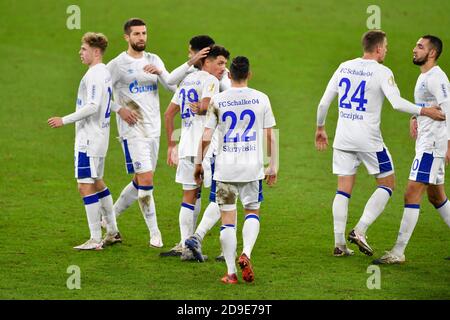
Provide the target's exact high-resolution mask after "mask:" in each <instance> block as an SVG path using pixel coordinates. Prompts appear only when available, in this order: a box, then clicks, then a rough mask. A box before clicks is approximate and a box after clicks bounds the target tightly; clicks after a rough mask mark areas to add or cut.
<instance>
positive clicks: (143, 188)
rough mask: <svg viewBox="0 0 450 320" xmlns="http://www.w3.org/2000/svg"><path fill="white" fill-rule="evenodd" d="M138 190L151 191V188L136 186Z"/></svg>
mask: <svg viewBox="0 0 450 320" xmlns="http://www.w3.org/2000/svg"><path fill="white" fill-rule="evenodd" d="M137 189H138V190H147V191H148V190H153V186H137Z"/></svg>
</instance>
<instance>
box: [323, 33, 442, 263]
mask: <svg viewBox="0 0 450 320" xmlns="http://www.w3.org/2000/svg"><path fill="white" fill-rule="evenodd" d="M362 46H363V49H364V54H363V57H362V58H356V59H353V60H349V61H346V62H343V63H342V64H341V65H340V66H339V67H338V68H337V70H336V71H335V73H334V75H333V77H332V78H331V80H330V82H329V83H328V86H327V88H326V90H325V93H324V95H323V97H322V99H321V101H320V103H319V106H318V109H317V130H316V134H315V143H316V148H317V149H318V150H319V151H322V150H325V149H326V147H327V146H328V137H327V134H326V132H325V119H326V115H327V112H328V108H329V106H330V104H331V102H332V101H333V100H334V98H335V96H336V95H338V99H339V101H338V110H339V118H338V123H337V127H336V134H335V139H334V143H333V148H334V150H333V173H334V174H335V175H337V176H338V183H337V192H336V196H335V198H334V201H333V220H334V236H335V248H334V252H333V255H334V256H337V257H341V256H348V255H352V254H353V251H352V250H350V249H348V248H347V245H346V241H345V235H344V234H345V225H346V223H347V213H348V203H349V200H350V197H351V193H352V189H353V186H354V183H355V177H356V172H357V169H358V167H359V165H360V164H361V162H362V163H363V164H364V165H365V167H366V168H367V171H368V172H369V174H371V175H373V176H374V177H375V179H376V183H377V188H376V190H375V192H374V193H373V194H372V196H371V197H370V199H369V200H368V202H367V204H366V206H365V208H364V212H363V214H362V216H361V218H360V220H359V222H358V224H357V225H356V226H355V227H354V229H353V230H351V231H350V233H349V235H348V240H349V241H350V242H353V243H355V244H356V245H357V246H358V247H359V250H360V251H361V252H363V253H364V254H366V255H369V256H371V255H372V254H373V250H372V248H371V247H370V246H369V244H368V243H367V240H366V235H365V234H366V231H367V229H368V227H369V226H370V225H371V224H372V223H373V222H374V221H375V220H376V218H377V217H378V216H379V215H380V214H381V212H382V211H383V210H384V207H385V206H386V203H387V202H388V201H389V198H390V196H391V195H392V191H393V189H394V184H395V176H394V165H393V162H392V158H391V155H390V153H389V151H388V148H387V147H386V145H385V144H384V142H383V138H382V136H381V131H380V120H381V108H382V105H383V101H384V98H385V97H386V98H387V99H388V100H389V102H390V103H391V105H392V106H393V107H394V109H396V110H399V111H403V112H407V113H411V114H419V113H420V114H421V115H424V116H430V117H433V118H434V119H438V120H444V119H445V116H444V115H443V114H442V112H441V111H440V110H439V108H438V107H433V108H420V107H418V106H416V105H414V104H412V103H410V102H408V101H406V100H405V99H403V98H402V97H401V96H400V91H399V89H398V87H397V85H396V83H395V80H394V75H393V73H392V71H391V70H390V69H389V68H387V67H385V66H383V65H382V62H383V61H384V58H385V56H386V52H387V39H386V34H385V33H384V32H383V31H381V30H372V31H368V32H366V33H365V34H364V36H363V38H362Z"/></svg>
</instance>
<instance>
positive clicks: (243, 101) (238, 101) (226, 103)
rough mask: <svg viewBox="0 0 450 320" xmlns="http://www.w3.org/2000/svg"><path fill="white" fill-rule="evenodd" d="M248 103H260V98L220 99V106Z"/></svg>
mask: <svg viewBox="0 0 450 320" xmlns="http://www.w3.org/2000/svg"><path fill="white" fill-rule="evenodd" d="M246 104H259V99H241V100H228V101H220V102H219V108H224V107H236V106H243V105H246Z"/></svg>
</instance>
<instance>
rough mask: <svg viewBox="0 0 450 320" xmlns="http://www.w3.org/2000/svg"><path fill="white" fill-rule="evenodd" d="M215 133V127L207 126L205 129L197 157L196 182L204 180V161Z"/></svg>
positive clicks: (199, 182)
mask: <svg viewBox="0 0 450 320" xmlns="http://www.w3.org/2000/svg"><path fill="white" fill-rule="evenodd" d="M213 134H214V130H213V129H211V128H205V130H204V131H203V135H202V140H201V141H200V143H199V145H198V152H197V157H196V158H195V172H194V178H195V182H196V183H197V184H198V185H200V184H201V183H202V181H203V167H202V162H203V158H204V156H205V154H206V152H207V151H208V148H209V145H210V143H211V139H212V136H213Z"/></svg>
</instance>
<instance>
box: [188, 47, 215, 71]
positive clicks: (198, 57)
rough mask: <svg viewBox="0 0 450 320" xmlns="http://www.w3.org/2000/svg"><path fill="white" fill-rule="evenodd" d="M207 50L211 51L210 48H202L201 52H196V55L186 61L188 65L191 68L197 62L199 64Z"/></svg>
mask: <svg viewBox="0 0 450 320" xmlns="http://www.w3.org/2000/svg"><path fill="white" fill-rule="evenodd" d="M209 50H211V48H210V47H206V48H203V49H202V50H200V51H199V52H197V53H196V54H194V55H193V56H192V57H191V58H190V59H189V61H188V65H190V66H192V65H195V64H197V62H199V61H200V60H201V59H203V58H204V57H206V56H207V54H208V52H209Z"/></svg>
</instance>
